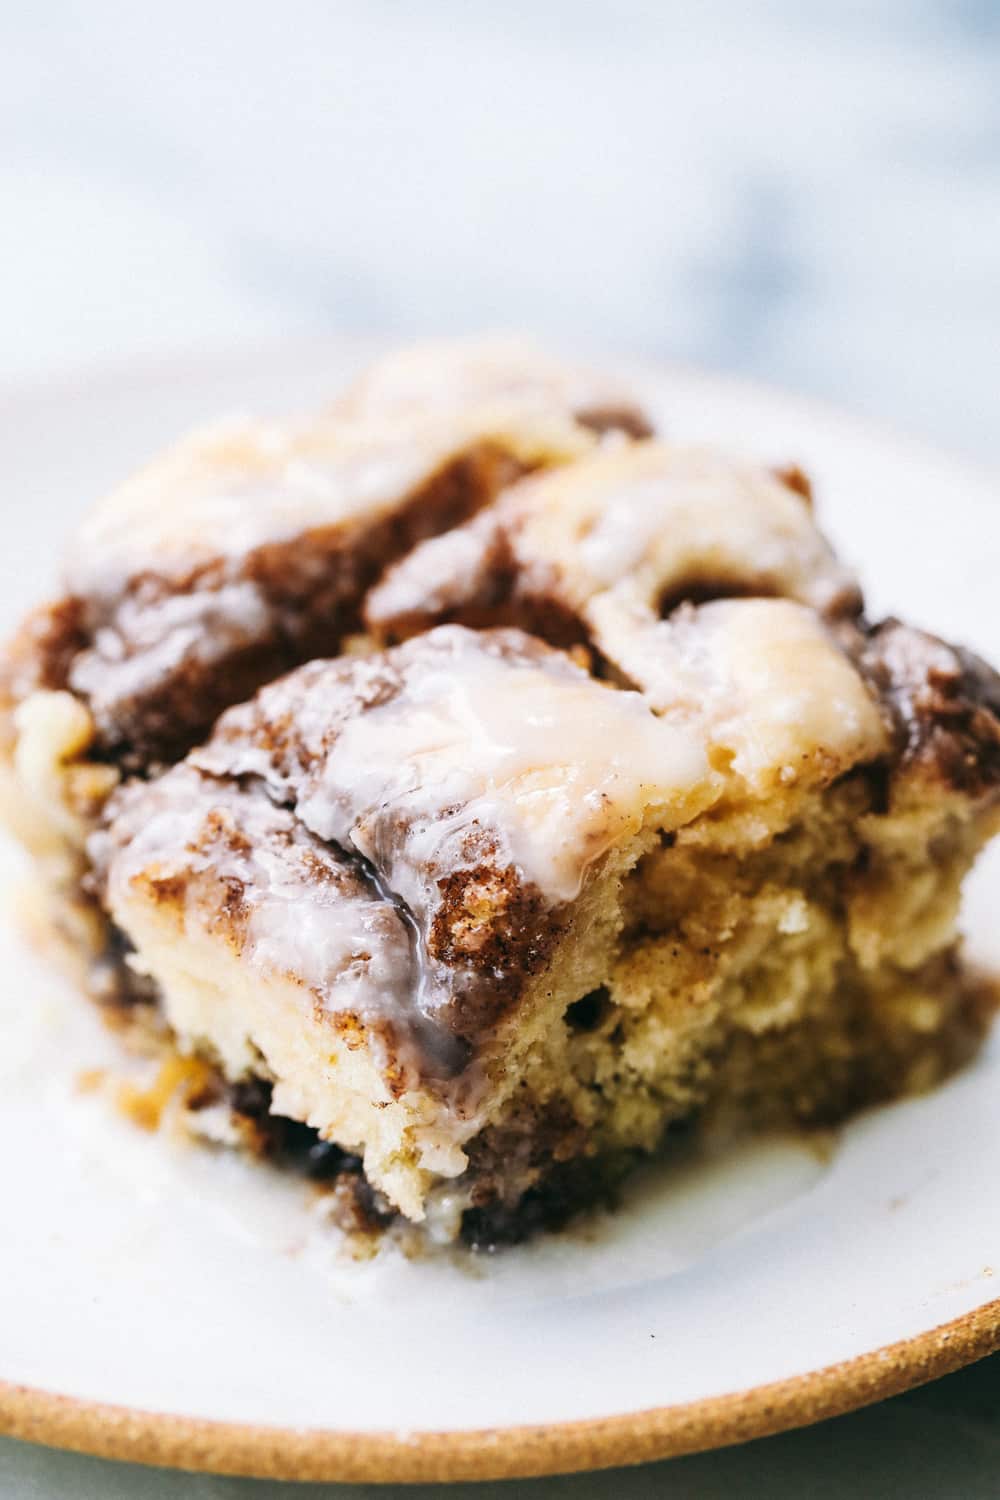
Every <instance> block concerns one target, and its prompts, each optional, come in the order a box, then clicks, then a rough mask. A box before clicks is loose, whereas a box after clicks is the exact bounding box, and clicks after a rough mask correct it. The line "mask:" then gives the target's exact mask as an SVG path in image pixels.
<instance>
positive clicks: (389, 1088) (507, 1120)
mask: <svg viewBox="0 0 1000 1500" xmlns="http://www.w3.org/2000/svg"><path fill="white" fill-rule="evenodd" d="M227 518H228V520H227ZM222 537H224V538H225V539H226V545H225V546H221V547H220V538H222ZM313 657H318V659H316V660H313V659H312V658H313ZM324 658H326V659H324ZM296 663H301V664H300V665H298V666H295V664H296ZM289 667H295V670H293V671H291V672H290V673H288V675H284V676H282V675H280V674H282V673H285V672H286V671H287V669H288V668H289ZM261 684H263V686H261ZM258 687H260V691H259V692H257V694H256V696H254V697H249V695H250V694H251V693H252V692H253V691H254V690H255V689H257V688H258ZM247 697H249V701H247V702H240V700H241V699H243V698H247ZM2 698H3V702H2V704H0V707H2V708H3V713H2V715H0V723H2V736H0V751H2V755H3V768H2V772H3V774H2V776H0V797H2V800H3V804H4V812H5V815H6V817H7V820H8V821H9V822H10V823H11V825H12V826H13V827H14V828H15V830H16V831H17V832H18V834H19V836H20V837H21V838H22V839H23V841H24V842H25V843H26V844H27V845H28V847H29V848H30V849H31V850H32V852H33V853H34V855H35V858H36V863H37V867H38V869H39V871H40V873H41V875H42V878H43V882H44V885H45V889H46V902H47V909H48V912H49V914H50V917H51V920H52V921H53V923H54V924H55V927H56V928H57V929H58V930H59V932H60V933H61V935H62V938H63V940H64V944H65V946H66V948H67V949H68V950H69V951H71V952H73V953H75V954H77V955H79V956H80V958H81V959H82V961H83V965H84V967H85V969H86V971H87V976H88V985H89V987H90V989H91V991H92V993H96V994H97V995H98V997H99V998H101V999H102V1000H103V1001H104V1002H105V1004H106V1006H107V1007H108V1010H109V1013H113V1014H115V1015H116V1016H118V1017H119V1019H121V1018H123V1017H126V1018H128V1019H129V1022H130V1024H131V1025H132V1027H133V1029H134V1030H136V1031H141V1032H142V1034H143V1035H144V1036H145V1037H147V1038H149V1037H153V1038H154V1041H155V1043H156V1045H161V1046H163V1047H166V1048H168V1049H172V1050H174V1051H179V1052H180V1053H182V1054H183V1055H184V1056H185V1057H188V1058H191V1059H198V1060H200V1063H199V1064H198V1065H192V1068H191V1069H190V1070H188V1071H186V1072H185V1071H184V1070H183V1069H181V1070H179V1071H177V1070H175V1071H174V1072H171V1073H170V1074H169V1076H170V1078H172V1079H176V1080H178V1081H179V1082H178V1086H179V1087H181V1091H182V1092H183V1094H184V1097H185V1101H186V1107H187V1120H188V1124H189V1126H190V1128H191V1129H192V1131H194V1132H195V1133H199V1134H203V1135H204V1136H206V1137H207V1138H212V1139H231V1140H233V1141H235V1142H237V1143H243V1144H249V1145H251V1146H253V1147H254V1148H255V1149H259V1150H271V1151H273V1152H276V1153H277V1154H279V1155H280V1156H281V1157H282V1159H283V1160H288V1159H290V1158H291V1156H294V1155H296V1154H297V1155H298V1157H300V1158H302V1157H304V1158H305V1159H306V1160H307V1161H308V1162H309V1163H310V1164H311V1167H312V1168H315V1169H316V1170H321V1171H322V1172H324V1173H326V1174H327V1175H330V1176H331V1177H332V1178H334V1179H335V1180H336V1184H337V1186H336V1194H337V1198H338V1202H339V1203H340V1205H341V1207H342V1208H343V1210H344V1213H345V1215H346V1217H347V1219H348V1220H349V1221H351V1222H352V1223H357V1222H369V1223H370V1222H372V1221H377V1222H379V1223H384V1222H386V1221H387V1220H388V1219H390V1218H391V1217H392V1216H393V1215H402V1216H403V1217H404V1218H405V1219H407V1220H410V1221H413V1222H416V1223H420V1224H423V1225H424V1226H425V1227H426V1228H427V1230H428V1232H429V1233H430V1234H431V1235H433V1236H434V1237H436V1238H440V1239H452V1238H455V1237H456V1236H461V1237H464V1238H465V1239H466V1240H468V1241H470V1242H473V1243H477V1244H493V1243H498V1242H501V1241H504V1240H510V1239H516V1238H519V1237H520V1236H522V1235H523V1234H525V1233H528V1232H530V1231H531V1230H533V1229H535V1228H537V1227H539V1226H540V1225H545V1224H554V1223H558V1222H560V1221H561V1220H562V1219H563V1218H565V1216H566V1215H567V1214H569V1213H570V1212H572V1211H574V1209H576V1208H577V1207H579V1206H580V1205H581V1204H585V1203H588V1202H590V1201H592V1200H593V1199H595V1198H597V1197H600V1196H601V1195H602V1194H604V1193H605V1192H606V1191H607V1189H608V1187H609V1185H610V1184H612V1183H613V1182H614V1181H615V1180H616V1179H617V1177H618V1176H619V1175H620V1174H621V1172H622V1171H623V1170H624V1169H625V1168H626V1167H627V1166H628V1164H629V1163H630V1162H631V1161H633V1160H634V1159H635V1158H636V1156H637V1155H639V1154H641V1153H647V1152H650V1151H652V1150H655V1149H656V1148H657V1147H658V1146H659V1144H660V1143H661V1142H662V1141H663V1140H664V1138H665V1136H666V1135H667V1134H668V1132H669V1131H670V1129H671V1127H672V1126H674V1125H676V1124H679V1123H681V1122H692V1121H705V1120H707V1119H710V1118H718V1117H719V1116H724V1117H725V1118H726V1119H727V1120H728V1121H729V1122H731V1123H732V1124H733V1125H735V1126H736V1127H741V1126H749V1125H757V1124H760V1123H765V1122H767V1123H773V1122H780V1121H788V1120H794V1121H801V1122H807V1123H812V1122H823V1123H827V1122H830V1121H834V1120H836V1119H838V1118H840V1117H842V1116H843V1115H845V1114H846V1113H848V1112H849V1111H851V1110H853V1109H855V1108H857V1107H859V1106H860V1105H863V1104H865V1103H867V1102H870V1101H874V1100H877V1099H882V1098H886V1097H892V1096H895V1095H898V1094H900V1093H906V1092H910V1091H915V1090H920V1089H923V1088H926V1087H928V1086H929V1085H931V1084H932V1083H934V1082H935V1081H936V1080H937V1079H938V1078H940V1077H941V1076H943V1075H944V1074H945V1073H946V1072H947V1071H948V1070H949V1069H951V1068H953V1067H954V1066H956V1065H957V1064H958V1063H959V1062H961V1061H962V1060H963V1059H964V1058H965V1057H967V1056H968V1055H969V1054H970V1052H971V1051H972V1050H973V1049H974V1048H975V1046H976V1044H977V1042H978V1041H979V1039H980V1038H981V1036H982V1035H983V1033H984V1030H985V1028H986V1026H987V1024H988V1020H989V1015H990V1008H991V1007H990V1003H989V1001H988V999H987V998H986V996H985V992H984V990H983V989H982V988H979V987H977V986H976V985H975V984H973V983H971V982H970V979H969V977H968V976H967V975H966V974H965V972H964V971H963V969H962V966H961V963H960V960H959V951H958V946H957V940H956V917H957V911H958V901H959V892H960V887H961V882H962V878H963V876H964V874H965V872H966V871H967V869H968V867H969V865H970V863H971V861H972V860H973V858H974V857H975V854H976V852H977V850H978V848H979V847H980V846H981V845H982V843H983V842H984V841H985V840H986V839H987V838H988V837H989V836H990V835H991V834H992V833H993V832H994V831H995V829H996V825H997V821H998V788H1000V682H998V679H997V677H996V675H995V674H994V673H993V672H992V671H991V669H989V668H988V667H986V666H985V665H984V664H983V663H982V662H980V661H978V660H977V659H976V658H974V657H972V656H970V655H969V654H968V653H966V652H963V651H962V650H960V649H958V648H952V647H950V646H947V645H946V644H944V643H943V642H941V641H938V640H936V639H935V638H933V637H931V636H927V635H925V634H923V633H922V632H920V631H917V630H913V629H911V628H909V627H907V626H905V625H901V624H899V623H898V622H896V621H887V622H883V623H882V624H878V625H876V624H873V623H872V622H870V621H869V620H868V619H867V618H866V616H865V614H864V606H863V600H862V597H861V593H860V590H859V588H858V586H857V584H856V582H855V580H854V579H853V577H852V576H851V574H850V573H849V572H848V571H847V570H846V569H845V568H844V566H843V565H842V563H841V562H840V561H839V560H838V559H837V558H836V557H835V556H834V554H833V553H832V551H831V549H830V547H829V545H828V543H827V542H826V540H825V538H824V537H823V535H822V533H821V532H820V531H819V530H818V529H817V526H816V523H815V519H814V517H813V514H812V510H811V498H810V494H809V487H808V484H806V483H804V482H803V480H802V477H801V475H799V474H797V473H796V472H784V473H782V472H777V471H773V472H772V471H769V470H767V469H765V468H763V467H761V466H759V465H753V464H746V463H740V462H737V461H735V460H732V459H730V458H727V457H725V456H722V455H720V454H717V453H713V452H708V451H705V450H700V449H688V448H684V447H678V446H674V445H672V444H665V443H662V442H658V441H654V440H651V439H650V438H649V436H648V426H647V424H646V422H645V420H644V418H643V417H642V416H641V414H640V413H639V409H638V407H637V406H636V404H635V403H634V402H633V401H631V400H630V399H629V398H628V397H627V396H626V397H623V396H622V394H621V392H619V391H617V390H616V389H615V388H614V387H613V386H610V385H609V384H607V383H606V382H602V381H600V380H595V379H593V378H589V377H588V378H581V377H578V376H576V375H574V374H572V373H571V372H566V371H563V370H561V369H560V368H559V367H553V366H551V365H549V364H547V363H544V362H543V363H542V364H538V363H537V362H532V360H527V361H526V360H525V356H524V354H523V351H518V352H512V351H511V350H509V349H508V350H506V351H504V352H501V353H499V354H498V353H497V352H496V351H493V352H492V353H490V354H489V355H478V354H475V353H470V352H469V351H467V350H466V351H461V352H456V351H455V350H450V351H448V350H446V351H437V352H436V353H435V354H433V355H432V356H430V357H428V356H426V355H419V356H416V357H403V358H397V359H394V360H389V361H388V362H387V363H386V364H384V365H383V366H381V367H379V368H377V369H376V370H375V371H374V372H373V373H372V374H371V375H370V376H369V377H368V378H367V379H366V380H363V381H362V382H360V383H359V384H358V385H357V386H356V387H355V388H354V389H353V391H352V392H350V393H349V394H348V395H347V396H346V397H344V398H342V399H341V401H340V402H338V403H337V405H336V406H335V407H334V408H332V409H331V410H330V411H329V412H328V413H326V414H324V415H323V416H322V417H321V418H320V419H317V420H316V421H314V422H311V423H308V424H304V425H300V426H298V427H294V428H291V429H287V430H285V429H282V430H280V431H278V430H272V429H262V428H254V429H247V430H244V429H240V431H239V432H238V433H233V432H229V433H227V434H224V435H221V436H220V435H219V434H218V433H216V434H214V435H211V436H209V437H204V436H202V437H199V438H197V439H196V440H194V441H193V442H192V443H189V444H187V445H183V446H182V447H181V448H180V449H179V450H177V451H176V452H175V454H174V455H173V456H172V457H170V458H168V459H167V460H166V461H164V462H163V463H161V464H160V465H158V466H156V467H154V468H153V469H151V470H150V471H147V473H146V474H144V475H142V476H140V477H139V478H138V479H137V480H135V481H132V482H131V483H130V484H129V485H127V486H125V487H124V489H123V490H122V491H120V492H119V494H118V495H117V496H113V497H112V498H111V500H110V501H109V502H106V504H105V505H104V507H102V508H99V510H98V512H97V514H96V516H95V518H94V520H93V521H91V522H90V523H88V525H87V527H85V528H84V531H83V533H82V534H81V537H80V538H78V540H77V543H76V546H75V551H74V554H73V560H72V564H71V567H70V570H69V579H68V584H67V590H66V592H65V594H64V596H63V597H62V598H61V599H60V600H59V601H58V602H57V603H56V604H55V605H53V606H51V607H49V608H48V609H46V610H43V611H42V612H40V613H39V614H38V615H36V616H34V617H33V618H32V620H30V621H29V622H28V623H27V624H26V626H25V627H24V629H23V630H22V632H21V633H20V635H19V637H18V639H17V640H16V642H15V643H14V645H13V646H12V648H11V649H10V650H9V652H8V654H7V658H6V663H5V667H4V673H3V691H2ZM223 709H225V710H227V711H226V712H224V713H223V714H222V717H221V718H217V715H218V714H219V712H220V711H221V710H223ZM192 746H193V747H194V748H192ZM220 1120H222V1121H223V1122H224V1123H222V1124H220ZM226 1121H228V1123H225V1122H226ZM293 1148H294V1149H293Z"/></svg>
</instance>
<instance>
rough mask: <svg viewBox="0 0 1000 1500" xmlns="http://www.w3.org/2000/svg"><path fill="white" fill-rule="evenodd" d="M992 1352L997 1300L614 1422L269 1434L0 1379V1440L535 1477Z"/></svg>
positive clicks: (928, 1375)
mask: <svg viewBox="0 0 1000 1500" xmlns="http://www.w3.org/2000/svg"><path fill="white" fill-rule="evenodd" d="M998 1350H1000V1297H998V1298H994V1299H993V1300H991V1301H989V1302H986V1303H983V1304H981V1305H980V1306H979V1307H976V1308H972V1309H971V1310H970V1311H969V1312H966V1313H963V1314H961V1315H960V1316H959V1317H957V1318H952V1319H951V1320H949V1321H948V1322H946V1323H941V1324H939V1325H938V1326H937V1327H935V1328H931V1329H928V1330H926V1331H925V1332H923V1333H919V1334H915V1335H913V1336H912V1337H911V1338H907V1339H901V1340H898V1341H897V1342H895V1343H890V1344H884V1345H883V1346H882V1347H881V1348H879V1349H875V1350H871V1351H869V1352H868V1353H866V1354H859V1355H855V1356H854V1357H853V1358H851V1359H847V1360H842V1361H839V1362H838V1363H836V1364H832V1365H826V1366H825V1367H824V1368H822V1369H820V1370H812V1371H808V1372H806V1373H805V1374H802V1375H792V1376H789V1377H787V1378H786V1379H784V1380H779V1381H773V1382H770V1383H768V1384H766V1385H759V1386H752V1387H749V1388H747V1389H745V1390H742V1391H731V1392H727V1393H726V1394H724V1395H719V1396H706V1397H703V1398H702V1399H700V1400H696V1401H687V1402H680V1403H674V1404H671V1405H668V1406H658V1407H649V1408H647V1409H645V1410H643V1411H639V1412H627V1413H623V1414H619V1415H616V1416H610V1417H591V1418H580V1419H575V1420H573V1421H566V1422H552V1423H544V1424H539V1425H519V1426H514V1427H495V1428H490V1427H486V1428H472V1429H468V1430H461V1429H459V1430H455V1431H450V1432H449V1431H426V1432H413V1433H406V1432H392V1431H366V1432H358V1431H346V1430H342V1431H338V1430H335V1429H331V1428H296V1427H271V1426H267V1425H265V1424H259V1423H247V1422H229V1421H218V1420H214V1419H212V1418H207V1417H187V1416H178V1415H175V1414H173V1413H170V1412H154V1411H137V1410H135V1409H133V1408H130V1407H126V1406H118V1405H112V1404H110V1403H107V1402H102V1401H90V1400H87V1399H86V1398H84V1397H77V1396H68V1395H61V1394H56V1393H54V1392H50V1391H45V1390H41V1389H39V1388H38V1387H34V1386H25V1385H17V1384H14V1383H12V1382H10V1381H0V1436H4V1437H11V1438H17V1439H20V1440H22V1441H24V1442H32V1443H40V1444H43V1445H45V1446H47V1447H53V1448H62V1449H68V1450H70V1451H72V1452H75V1453H84V1454H88V1455H90V1456H91V1457H94V1458H104V1459H116V1460H119V1461H122V1462H128V1463H136V1464H144V1465H151V1466H156V1467H161V1468H173V1469H184V1470H188V1471H193V1472H198V1473H209V1474H228V1475H239V1476H242V1477H244V1478H253V1479H277V1480H282V1479H283V1480H302V1481H314V1482H317V1481H318V1482H340V1483H355V1484H359V1483H360V1484H364V1483H369V1484H371V1483H400V1482H413V1483H425V1484H426V1483H431V1484H433V1483H450V1482H454V1481H459V1480H486V1479H535V1478H542V1477H544V1476H547V1475H554V1474H570V1473H580V1472H583V1471H586V1470H598V1469H610V1468H618V1467H622V1466H625V1465H632V1464H640V1463H650V1462H653V1461H654V1460H657V1459H664V1458H677V1457H681V1456H682V1455H684V1454H692V1453H700V1452H704V1451H706V1450H708V1449H715V1448H726V1447H730V1446H732V1445H733V1444H736V1443H744V1442H749V1441H750V1440H751V1439H754V1438H763V1437H772V1436H774V1435H775V1434H777V1433H780V1432H788V1431H790V1430H791V1429H793V1428H796V1427H806V1426H809V1425H811V1424H812V1423H815V1422H821V1421H824V1420H826V1419H827V1418H829V1417H838V1416H843V1415H844V1414H845V1413H847V1412H850V1411H857V1410H858V1409H859V1408H861V1407H864V1406H870V1405H872V1404H873V1403H874V1402H876V1401H881V1400H884V1399H885V1398H886V1397H889V1396H898V1395H900V1394H902V1392H904V1391H908V1390H912V1389H913V1388H914V1387H916V1386H920V1385H924V1384H926V1383H927V1382H928V1381H930V1380H935V1379H938V1378H939V1377H940V1376H942V1375H949V1374H951V1373H952V1372H953V1371H955V1370H959V1369H961V1368H962V1367H963V1366H965V1365H970V1364H973V1363H974V1362H975V1361H976V1360H979V1359H983V1358H985V1357H986V1356H987V1355H989V1354H994V1353H996V1352H997V1351H998Z"/></svg>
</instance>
